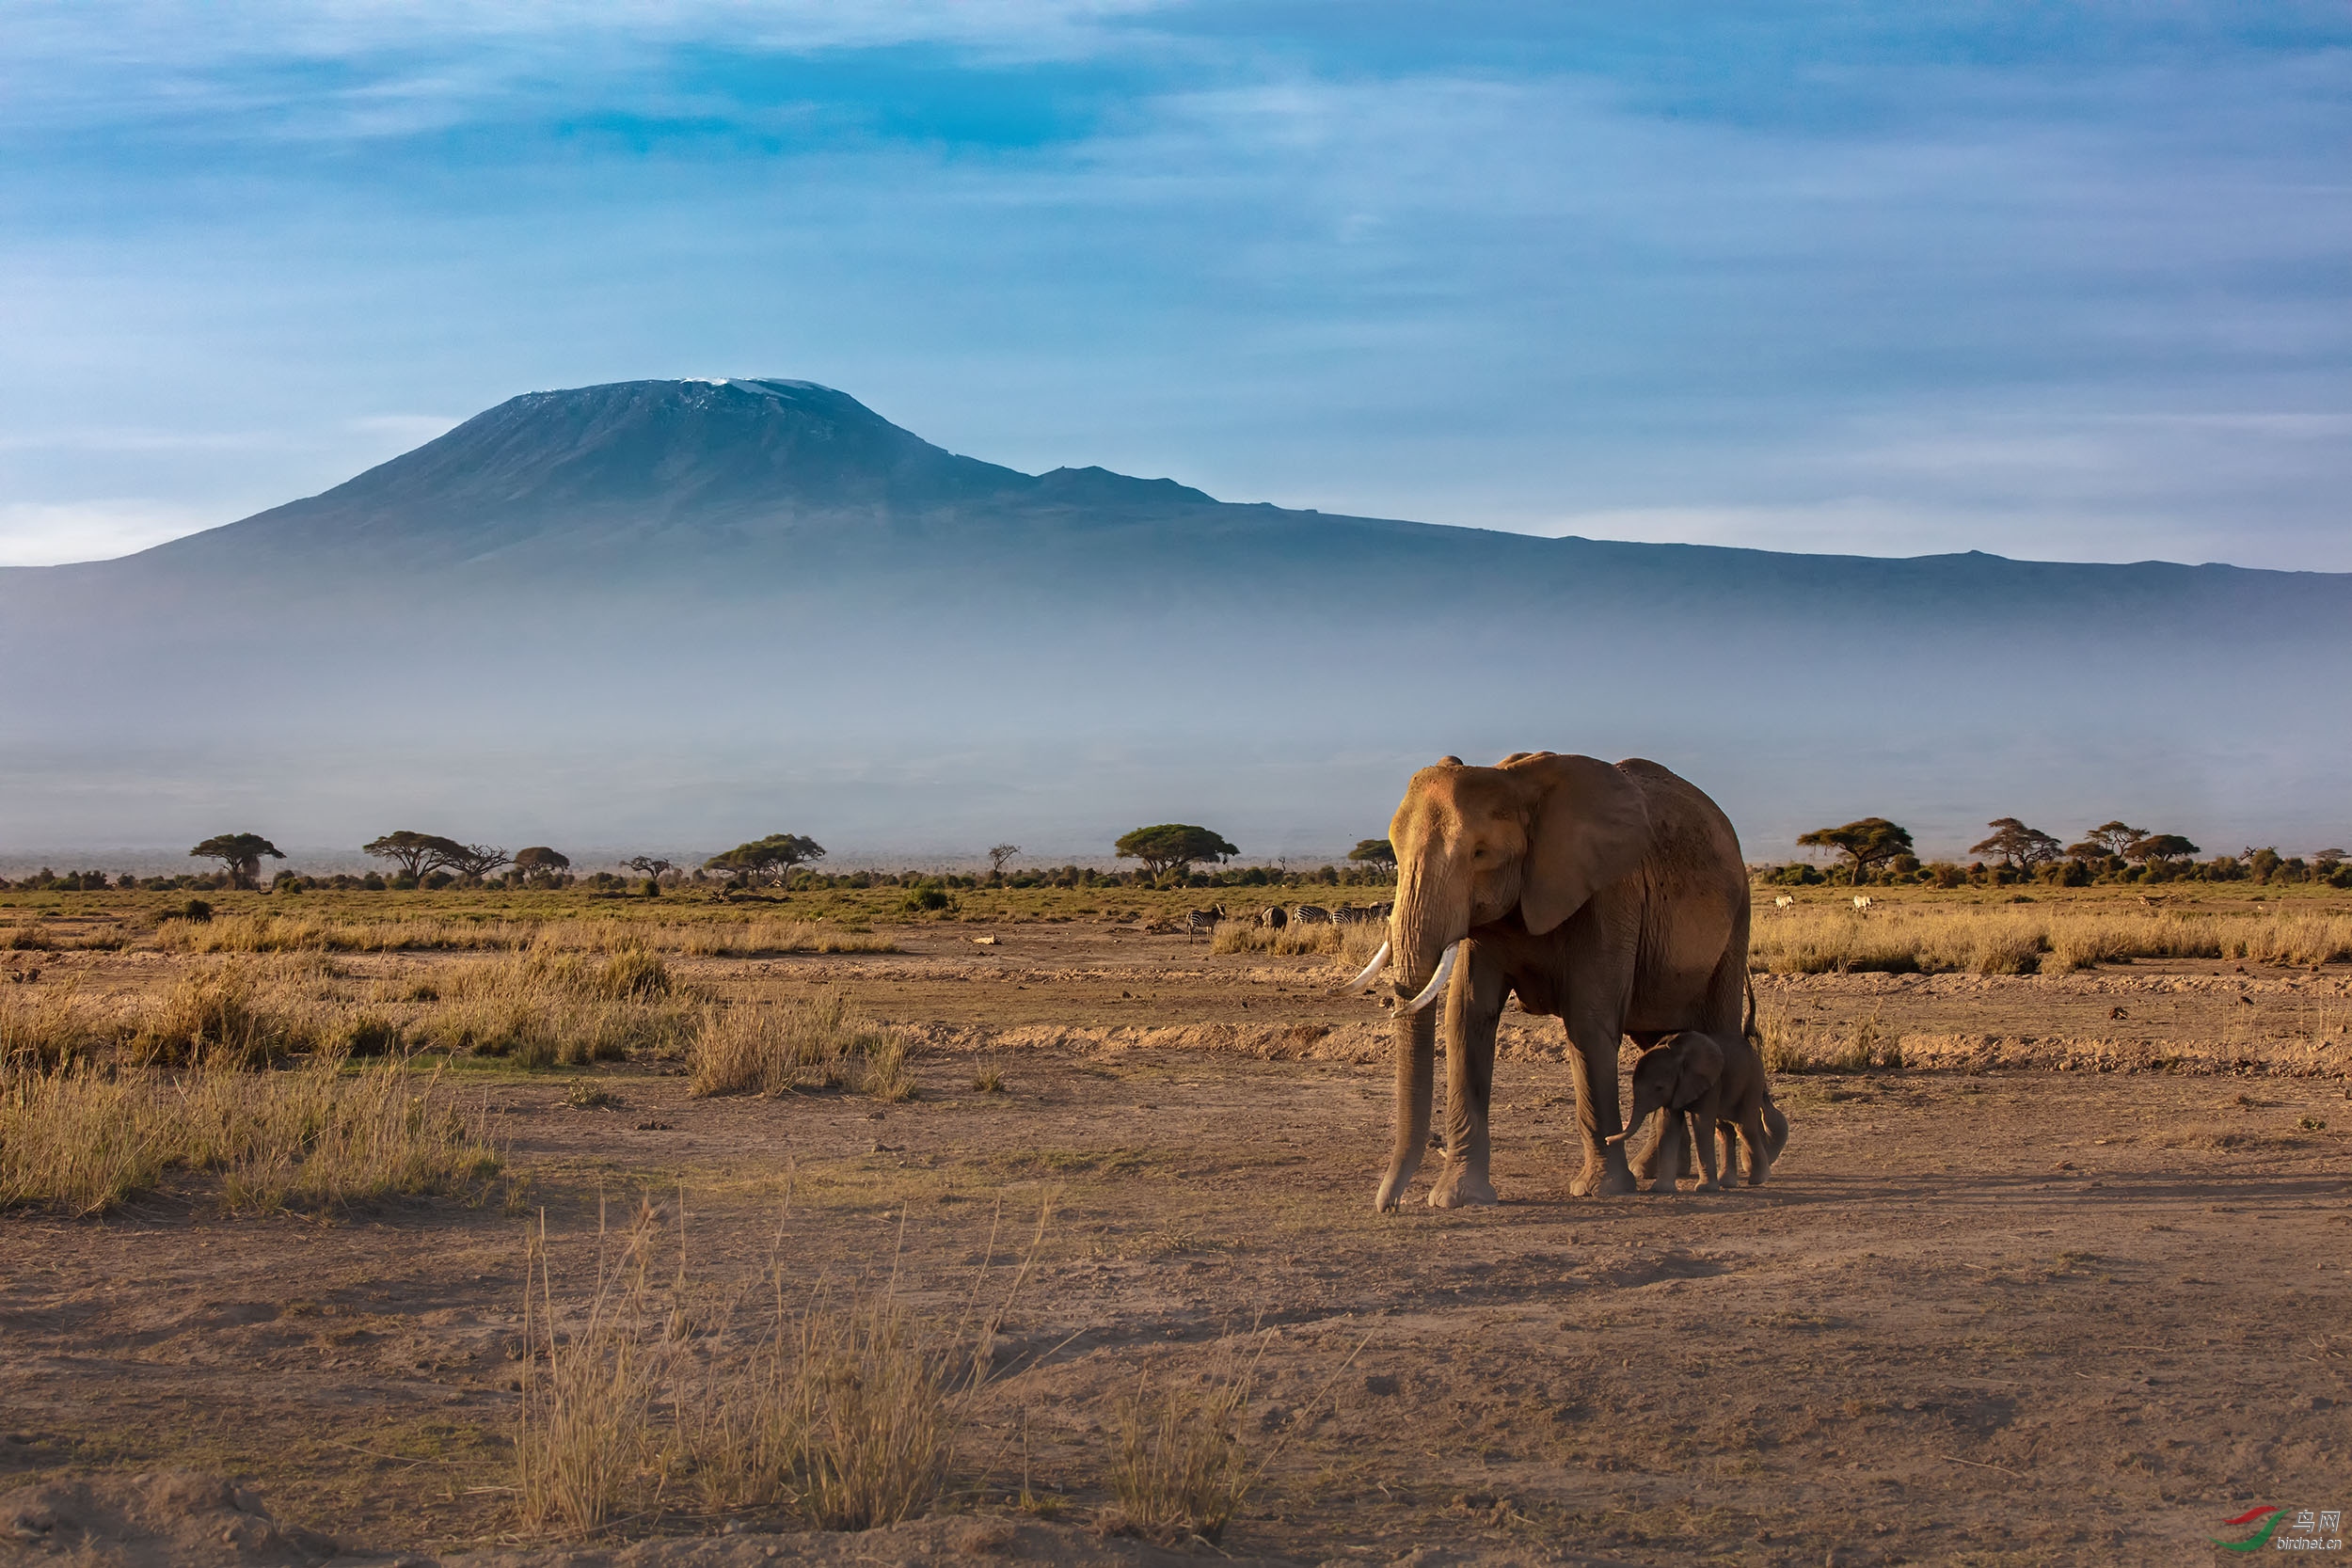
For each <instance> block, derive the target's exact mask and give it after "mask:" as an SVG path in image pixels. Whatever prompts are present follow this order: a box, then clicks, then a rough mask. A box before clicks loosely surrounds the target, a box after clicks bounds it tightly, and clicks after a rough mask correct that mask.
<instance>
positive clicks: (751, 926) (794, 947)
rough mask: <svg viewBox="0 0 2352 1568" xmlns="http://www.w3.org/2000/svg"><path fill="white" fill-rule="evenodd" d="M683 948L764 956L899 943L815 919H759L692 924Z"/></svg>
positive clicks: (888, 947)
mask: <svg viewBox="0 0 2352 1568" xmlns="http://www.w3.org/2000/svg"><path fill="white" fill-rule="evenodd" d="M677 940H678V946H679V948H680V950H681V951H684V952H687V953H690V954H692V955H693V956H694V957H696V958H773V957H779V956H782V955H784V954H787V953H896V952H897V951H898V943H897V942H893V941H891V940H890V939H889V938H888V937H885V936H879V935H877V934H875V933H874V932H872V931H860V930H850V929H847V928H845V927H839V926H828V925H825V924H823V923H822V922H820V921H814V920H755V921H750V922H747V923H745V924H742V925H715V924H714V925H708V926H696V927H688V928H687V929H686V930H685V931H684V933H683V934H681V935H680V936H679V938H678V939H677Z"/></svg>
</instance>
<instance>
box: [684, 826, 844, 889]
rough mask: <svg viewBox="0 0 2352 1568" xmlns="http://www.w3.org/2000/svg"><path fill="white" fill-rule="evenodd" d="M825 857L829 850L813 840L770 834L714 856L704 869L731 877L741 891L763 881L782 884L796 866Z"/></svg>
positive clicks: (793, 835) (789, 834)
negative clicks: (742, 888) (743, 887)
mask: <svg viewBox="0 0 2352 1568" xmlns="http://www.w3.org/2000/svg"><path fill="white" fill-rule="evenodd" d="M824 857H825V847H824V846H823V845H821V844H819V843H818V842H817V841H816V840H815V839H813V838H804V837H803V836H802V835H801V834H799V833H770V834H769V835H768V836H767V837H766V838H755V839H753V840H752V841H751V842H750V843H748V844H739V845H737V846H736V847H734V848H732V849H729V850H728V851H726V853H724V854H722V855H713V856H711V857H710V858H709V859H708V860H707V861H705V862H703V866H704V869H706V870H709V871H724V872H726V873H728V874H729V875H731V876H732V877H734V879H735V881H736V885H737V886H739V887H741V886H746V885H748V884H749V883H751V882H753V881H755V880H762V879H764V880H767V881H771V882H781V881H783V880H784V879H786V878H787V877H788V876H790V875H791V874H792V868H793V867H794V866H796V865H803V864H806V863H808V862H810V861H816V860H822V859H824Z"/></svg>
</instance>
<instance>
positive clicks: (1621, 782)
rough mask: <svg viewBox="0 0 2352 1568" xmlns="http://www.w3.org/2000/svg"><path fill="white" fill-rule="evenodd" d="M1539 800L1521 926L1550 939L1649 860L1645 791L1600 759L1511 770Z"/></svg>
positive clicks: (1529, 763) (1544, 761) (1545, 760)
mask: <svg viewBox="0 0 2352 1568" xmlns="http://www.w3.org/2000/svg"><path fill="white" fill-rule="evenodd" d="M1509 771H1510V772H1511V774H1512V775H1513V776H1514V777H1515V778H1518V779H1520V780H1522V781H1524V782H1525V784H1527V786H1528V788H1529V789H1530V791H1531V792H1532V794H1533V797H1534V812H1533V817H1532V820H1531V821H1530V822H1529V823H1528V844H1527V867H1526V871H1525V873H1524V875H1523V878H1522V879H1521V882H1520V885H1519V918H1520V919H1521V920H1523V921H1525V922H1526V923H1527V928H1528V930H1529V931H1531V932H1533V933H1534V935H1536V936H1541V935H1543V934H1544V933H1545V932H1546V931H1549V930H1550V929H1551V928H1552V927H1555V926H1558V925H1559V924H1560V923H1561V922H1562V921H1564V920H1565V919H1567V918H1568V916H1570V915H1572V914H1574V913H1575V912H1576V911H1579V910H1581V909H1582V908H1583V907H1584V904H1585V901H1586V900H1587V899H1589V898H1591V897H1592V896H1593V895H1594V894H1596V893H1597V892H1599V891H1600V890H1601V889H1602V888H1604V887H1607V886H1608V885H1609V884H1610V883H1611V882H1613V881H1616V880H1617V879H1619V878H1622V877H1627V876H1629V875H1631V874H1632V872H1633V870H1634V868H1635V867H1637V866H1639V865H1640V864H1641V863H1642V857H1643V856H1645V855H1646V854H1647V853H1648V852H1649V832H1650V829H1649V807H1648V806H1647V805H1646V804H1645V803H1644V801H1643V800H1642V791H1641V786H1640V785H1638V784H1635V783H1634V782H1633V781H1632V780H1631V779H1630V778H1628V777H1627V776H1626V775H1625V774H1624V773H1622V772H1620V771H1618V770H1617V769H1616V768H1612V767H1611V766H1610V765H1609V764H1607V763H1605V762H1602V761H1600V760H1599V759H1598V758H1597V757H1575V756H1552V755H1549V754H1543V755H1537V756H1532V757H1529V758H1527V759H1526V760H1525V761H1523V762H1518V763H1513V764H1510V765H1509Z"/></svg>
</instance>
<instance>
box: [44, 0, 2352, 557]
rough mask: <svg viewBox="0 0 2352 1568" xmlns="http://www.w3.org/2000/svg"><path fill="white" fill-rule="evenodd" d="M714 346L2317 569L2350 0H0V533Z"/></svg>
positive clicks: (1690, 486) (237, 478)
mask: <svg viewBox="0 0 2352 1568" xmlns="http://www.w3.org/2000/svg"><path fill="white" fill-rule="evenodd" d="M730 374H743V375H785V376H803V377H808V378H811V379H815V380H819V381H823V382H826V383H829V384H831V385H834V386H837V387H840V388H845V389H847V390H849V391H850V392H851V393H853V394H854V395H856V396H858V397H859V398H861V399H863V400H864V401H866V403H868V404H871V405H873V406H874V407H875V408H876V409H878V410H879V411H881V412H882V413H883V414H884V415H886V416H888V417H889V418H892V419H894V420H898V422H900V423H901V424H904V425H906V426H908V427H909V428H911V429H913V430H915V431H917V432H918V433H920V434H922V435H924V436H928V437H930V438H931V439H933V440H935V441H938V442H940V443H941V444H943V445H946V446H948V447H951V448H953V449H955V450H958V451H968V452H971V453H973V454H975V455H978V456H983V457H987V458H990V459H993V460H995V461H999V462H1004V463H1009V464H1012V465H1015V466H1017V467H1025V468H1029V469H1033V470H1034V469H1041V468H1046V467H1054V466H1056V465H1057V464H1063V463H1072V464H1084V463H1102V464H1104V465H1106V466H1108V467H1115V468H1119V469H1122V470H1124V471H1128V472H1133V473H1138V474H1144V475H1152V476H1157V475H1162V474H1167V475H1172V476H1174V477H1176V478H1179V479H1182V480H1184V481H1185V482H1186V483H1194V484H1198V485H1200V486H1201V487H1203V488H1205V489H1207V490H1209V491H1210V492H1212V493H1213V494H1216V495H1217V496H1220V497H1223V498H1226V499H1240V500H1260V499H1270V500H1275V501H1279V502H1283V503H1286V504H1293V505H1301V506H1317V507H1321V508H1323V509H1324V510H1326V511H1352V512H1360V513H1367V514H1372V515H1389V516H1409V517H1418V518H1422V519H1426V520H1429V521H1436V522H1453V523H1466V524H1474V525H1479V526H1485V527H1499V528H1512V529H1519V530H1523V531H1532V532H1540V533H1571V532H1572V533H1582V534H1587V535H1593V536H1600V537H1616V538H1648V539H1689V540H1699V541H1705V542H1717V543H1730V544H1743V545H1756V546H1766V547H1772V548H1786V549H1830V550H1851V551H1858V552H1864V553H1870V554H1893V555H1902V554H1918V553H1925V552H1930V551H1937V550H1950V549H1966V548H1982V549H1988V550H1994V551H1998V552H2000V553H2004V554H2010V555H2020V556H2032V557H2042V558H2058V559H2081V560H2111V561H2128V560H2139V559H2147V558H2151V557H2158V558H2166V559H2172V560H2186V561H2206V560H2225V561H2233V562H2242V563H2246V564H2254V565H2271V566H2291V567H2312V568H2322V569H2328V570H2352V528H2347V526H2346V516H2345V512H2346V502H2345V499H2344V498H2345V497H2347V496H2352V19H2348V18H2347V13H2346V11H2345V9H2344V7H2342V6H2341V5H2334V4H2331V5H2327V6H2310V7H2298V6H2295V5H2291V4H2290V5H2265V6H2261V7H2247V6H2243V5H2236V4H2215V5H2199V4H2191V3H2180V4H2139V5H2130V6H2125V5H2113V6H2097V5H2084V6H2061V5H2054V4H2034V5H2022V4H2021V5H2002V4H1989V3H1988V4H1954V5H1946V6H1934V7H1913V6H1895V5H1891V4H1887V5H1880V6H1858V5H1837V4H1820V5H1810V6H1804V5H1783V6H1766V5H1749V4H1725V5H1714V6H1709V5H1674V4H1644V5H1631V4H1628V5H1623V6H1567V5H1557V4H1546V5H1477V4H1449V5H1446V6H1441V7H1439V6H1428V5H1402V4H1399V5H1380V4H1365V5H1340V4H1294V5H1262V4H1240V3H1233V4H1193V5H1153V4H1144V3H1139V0H1138V3H1119V0H1098V3H1092V4H1084V3H1072V4H1051V3H1043V0H1039V3H1029V0H993V3H990V0H968V3H947V0H930V3H922V0H910V3H901V4H889V5H872V6H860V5H856V4H850V3H842V0H833V3H782V4H762V3H759V0H729V3H724V4H676V5H656V4H650V3H645V4H628V3H621V0H607V3H602V4H593V5H592V4H531V3H528V0H503V3H480V4H477V3H470V0H467V3H458V0H426V3H420V4H415V5H399V6H396V5H389V4H368V3H359V0H327V3H319V0H312V3H308V4H298V5H296V4H280V3H278V0H245V3H242V4H240V5H238V6H236V7H232V8H230V7H216V6H211V5H174V4H166V3H160V0H157V3H113V0H14V3H13V4H11V5H9V6H8V7H6V8H0V562H6V563H31V562H51V561H62V560H75V559H87V558H91V557H95V556H103V555H109V554H116V553H120V552H121V551H123V550H126V549H130V548H135V547H138V546H144V545H147V544H150V543H153V542H155V541H157V540H159V539H162V538H165V537H169V536H171V535H173V534H176V533H181V532H185V531H190V530H193V529H197V528H200V527H207V526H211V525H213V524H215V523H219V522H225V521H228V520H230V519H231V518H234V517H236V516H240V515H245V514H246V513H249V512H252V511H255V510H258V509H260V508H262V507H264V506H268V505H271V504H275V503H276V502H278V501H281V500H285V499H291V498H293V497H294V496H297V495H302V494H308V493H311V492H314V491H316V490H319V489H322V488H325V487H326V486H327V485H329V484H332V483H336V482H338V481H340V480H342V479H344V478H346V477H348V476H349V475H350V474H352V473H353V472H356V471H357V470H358V469H359V468H361V467H366V466H368V465H369V464H372V463H374V462H378V461H381V460H382V459H384V458H386V457H389V456H390V455H392V454H394V453H395V452H398V451H403V450H405V449H406V448H408V447H410V446H413V445H414V444H416V443H417V442H418V441H420V440H421V439H424V438H426V437H428V436H432V435H434V434H437V432H438V431H440V430H442V429H445V428H447V426H448V425H449V424H450V423H452V422H453V421H454V420H457V419H460V418H463V417H465V416H466V415H469V414H470V413H473V412H475V411H476V410H478V409H480V408H482V407H485V406H487V405H488V404H493V403H496V402H498V401H500V400H501V399H503V398H506V397H508V396H511V395H513V394H515V393H516V392H520V391H525V390H530V389H534V388H548V387H560V386H570V385H580V384H585V383H590V382H597V381H612V380H622V379H628V378H632V377H640V376H673V375H730Z"/></svg>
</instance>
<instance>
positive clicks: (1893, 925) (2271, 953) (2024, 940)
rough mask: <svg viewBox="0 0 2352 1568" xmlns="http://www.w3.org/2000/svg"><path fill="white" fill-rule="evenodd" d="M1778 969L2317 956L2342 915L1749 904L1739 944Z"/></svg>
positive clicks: (2339, 942) (2030, 970)
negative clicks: (1751, 918)
mask: <svg viewBox="0 0 2352 1568" xmlns="http://www.w3.org/2000/svg"><path fill="white" fill-rule="evenodd" d="M1749 954H1750V958H1751V961H1752V963H1753V964H1754V966H1755V967H1756V968H1757V969H1759V970H1765V971H1770V972H1772V973H1776V974H1828V973H1844V972H1872V971H1875V972H1881V973H1891V974H1906V973H1911V972H1914V971H1923V972H1928V973H1971V974H2034V973H2036V972H2038V971H2048V972H2051V973H2063V972H2066V971H2069V970H2077V969H2089V968H2090V967H2091V966H2093V965H2095V964H2101V963H2119V962H2124V961H2128V960H2130V959H2133V958H2242V959H2253V960H2256V961H2260V962H2265V963H2293V964H2306V965H2308V964H2317V963H2325V962H2328V961H2331V960H2336V959H2343V958H2352V915H2340V914H2273V913H2266V912H2260V911H2229V912H2221V911H2162V912H2153V913H2152V912H2148V911H2141V910H2133V911H2129V912H2125V911H2123V910H2122V909H2121V908H2116V909H2112V910H2109V909H2102V908H2098V907H2095V906H2089V907H2087V906H2086V905H2085V904H2082V903H2073V904H2057V905H2053V906H2049V907H2026V906H2015V905H2002V906H1996V907H1994V908H1990V909H1988V908H1986V907H1984V906H1981V905H1973V904H1910V903H1904V902H1892V901H1883V900H1882V901H1881V902H1879V903H1876V904H1874V905H1872V907H1871V908H1870V909H1869V910H1867V911H1855V910H1853V909H1851V908H1850V907H1847V906H1842V905H1825V904H1800V905H1796V906H1793V907H1791V908H1789V909H1786V910H1781V909H1764V910H1759V911H1757V915H1756V926H1755V931H1754V935H1753V937H1752V938H1751V941H1750V945H1749Z"/></svg>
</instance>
